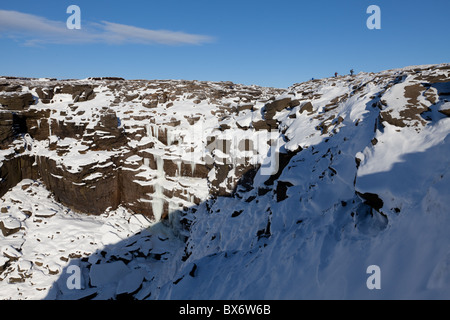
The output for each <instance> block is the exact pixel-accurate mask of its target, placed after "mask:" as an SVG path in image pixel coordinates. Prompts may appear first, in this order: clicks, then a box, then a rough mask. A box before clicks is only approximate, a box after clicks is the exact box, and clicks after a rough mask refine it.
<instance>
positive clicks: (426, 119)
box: [0, 64, 450, 299]
mask: <svg viewBox="0 0 450 320" xmlns="http://www.w3.org/2000/svg"><path fill="white" fill-rule="evenodd" d="M449 72H450V65H448V64H442V65H427V66H413V67H408V68H403V69H396V70H388V71H385V72H381V73H376V74H374V73H359V74H358V75H356V76H353V77H351V76H343V77H337V78H328V79H321V80H313V81H308V82H305V83H300V84H295V85H293V86H292V87H290V88H288V89H287V90H282V89H273V88H261V87H257V86H241V85H236V84H233V83H228V82H222V83H213V82H198V81H192V82H190V81H169V80H168V81H143V80H139V81H126V80H121V79H108V78H98V79H86V80H67V81H55V80H52V81H45V82H42V81H39V80H33V79H28V80H24V79H4V80H2V83H4V85H2V86H1V89H0V90H2V92H0V103H1V104H2V105H3V110H2V111H1V112H0V120H1V121H0V140H1V145H2V148H1V150H0V161H1V162H2V166H1V167H0V170H1V171H0V177H1V179H2V180H1V183H2V185H1V187H0V191H1V195H2V198H1V200H0V208H1V212H2V213H1V215H0V218H1V223H0V226H1V227H2V234H0V244H1V250H2V254H3V257H1V258H0V265H1V266H2V267H1V269H0V270H3V271H2V273H1V274H0V277H1V281H0V287H1V290H0V292H1V295H2V298H19V299H30V298H31V299H40V298H47V299H77V298H85V297H87V298H94V299H107V298H120V297H124V296H127V297H129V296H132V297H134V298H137V299H307V298H313V299H316V298H317V299H322V298H332V299H360V298H387V299H403V298H431V299H436V298H438V299H439V298H440V299H447V298H448V297H449V296H450V233H449V232H448V230H449V226H450V218H449V215H448V209H447V205H446V204H447V202H448V201H447V199H448V197H449V195H450V187H449V186H450V183H449V182H450V181H449V180H450V177H449V172H448V171H449V167H450V166H449V164H450V160H449V159H450V148H449V147H450V140H449V139H450V138H449V136H448V135H449V133H450V120H449V118H448V116H449V114H450V104H449V99H450V80H449ZM86 214H94V215H86ZM74 265H75V266H78V267H79V268H80V270H81V274H80V278H81V283H82V289H80V290H77V289H70V288H69V287H68V285H67V281H68V279H69V277H70V276H71V272H70V270H72V269H71V268H70V267H71V266H74ZM371 265H377V266H379V267H380V272H381V289H379V290H377V289H375V290H369V289H368V287H367V285H366V281H367V279H368V277H369V276H370V274H368V273H367V272H366V271H367V268H368V267H369V266H371Z"/></svg>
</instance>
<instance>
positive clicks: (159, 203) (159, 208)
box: [152, 155, 164, 221]
mask: <svg viewBox="0 0 450 320" xmlns="http://www.w3.org/2000/svg"><path fill="white" fill-rule="evenodd" d="M155 157H156V168H157V172H158V173H157V177H156V181H155V185H154V186H155V192H154V193H153V201H152V209H153V216H154V217H155V219H156V221H159V220H161V216H162V213H163V209H164V201H163V189H162V182H163V180H164V159H163V158H162V157H161V156H160V155H155Z"/></svg>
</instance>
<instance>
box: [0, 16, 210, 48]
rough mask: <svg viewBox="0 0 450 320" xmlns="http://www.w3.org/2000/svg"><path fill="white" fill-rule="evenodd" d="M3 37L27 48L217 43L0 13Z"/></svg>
mask: <svg viewBox="0 0 450 320" xmlns="http://www.w3.org/2000/svg"><path fill="white" fill-rule="evenodd" d="M0 36H8V37H11V38H14V39H17V40H19V41H22V42H23V43H24V44H25V45H42V44H89V43H107V44H115V45H121V44H132V43H135V44H146V45H150V44H164V45H199V44H202V43H207V42H211V41H213V38H212V37H210V36H206V35H199V34H190V33H185V32H180V31H169V30H151V29H145V28H139V27H136V26H130V25H124V24H118V23H113V22H108V21H102V22H100V23H88V22H84V21H82V28H81V29H80V30H69V29H67V26H66V23H65V22H61V21H53V20H49V19H47V18H44V17H40V16H36V15H32V14H28V13H22V12H18V11H7V10H0Z"/></svg>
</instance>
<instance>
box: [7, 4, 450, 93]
mask: <svg viewBox="0 0 450 320" xmlns="http://www.w3.org/2000/svg"><path fill="white" fill-rule="evenodd" d="M72 4H75V5H78V6H79V7H80V9H81V25H82V29H81V30H68V29H67V28H65V25H66V20H67V18H68V17H69V14H67V13H66V9H67V7H68V6H69V5H72ZM372 4H375V5H378V6H379V7H380V8H381V30H369V29H368V28H367V27H366V20H367V19H368V18H369V16H370V15H369V14H367V13H366V10H367V7H368V6H369V5H372ZM449 12H450V1H448V0H429V1H416V0H409V1H405V0H396V1H392V0H390V1H386V0H370V1H368V0H342V1H336V0H327V1H301V0H290V1H287V0H278V1H264V0H259V1H255V0H240V1H236V0H228V1H216V0H191V1H187V0H164V1H148V0H147V1H136V0H128V1H110V0H108V1H107V0H95V1H94V0H90V1H84V0H71V1H65V0H60V1H47V0H40V1H36V0H29V1H21V0H17V1H9V2H7V3H5V2H2V3H1V4H0V50H1V56H0V57H1V59H0V75H15V76H27V77H56V78H59V79H64V78H86V77H90V76H121V77H124V78H127V79H187V80H213V81H233V82H236V83H244V84H258V85H263V86H274V87H288V86H290V85H292V84H294V83H296V82H302V81H307V80H309V79H311V78H312V77H314V78H323V77H329V76H331V75H333V74H334V72H338V73H339V74H346V73H348V72H349V70H350V69H351V68H353V69H354V70H355V71H356V72H359V71H372V72H377V71H381V70H386V69H391V68H397V67H404V66H408V65H418V64H434V63H443V62H450V59H449V58H450V41H449V34H450V33H449V31H450V19H449V18H448V13H449ZM50 27H51V28H50ZM57 28H61V29H65V30H62V31H61V32H59V31H55V30H56V29H57ZM161 30H164V31H163V32H161ZM167 37H171V39H172V40H171V41H168V40H167V39H168V38H167ZM164 39H166V40H167V41H166V40H164ZM174 39H175V40H174ZM183 39H184V40H183Z"/></svg>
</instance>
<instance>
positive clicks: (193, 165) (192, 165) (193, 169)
mask: <svg viewBox="0 0 450 320" xmlns="http://www.w3.org/2000/svg"><path fill="white" fill-rule="evenodd" d="M191 170H192V175H194V172H195V162H194V161H192V162H191Z"/></svg>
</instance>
